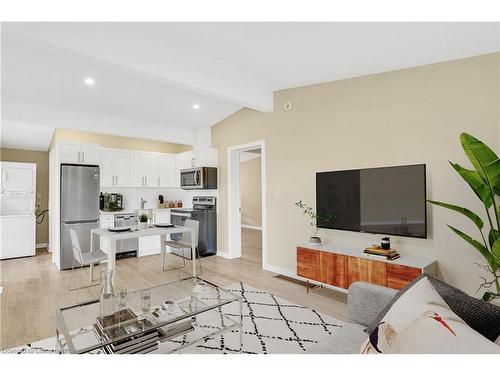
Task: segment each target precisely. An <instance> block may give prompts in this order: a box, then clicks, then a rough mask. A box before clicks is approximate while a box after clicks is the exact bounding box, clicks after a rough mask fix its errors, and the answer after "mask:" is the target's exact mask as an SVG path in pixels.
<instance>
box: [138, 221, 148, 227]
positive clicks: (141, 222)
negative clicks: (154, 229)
mask: <svg viewBox="0 0 500 375" xmlns="http://www.w3.org/2000/svg"><path fill="white" fill-rule="evenodd" d="M139 228H140V229H147V228H148V222H147V221H140V222H139Z"/></svg>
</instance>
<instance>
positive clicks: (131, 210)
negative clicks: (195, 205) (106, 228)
mask: <svg viewBox="0 0 500 375" xmlns="http://www.w3.org/2000/svg"><path fill="white" fill-rule="evenodd" d="M173 208H179V207H172V208H145V209H144V210H145V211H147V210H151V211H170V210H171V209H173ZM181 208H191V207H181ZM138 211H140V209H139V208H136V209H128V208H127V209H124V210H121V211H102V210H100V211H99V212H100V213H101V215H117V214H127V215H129V214H136V213H137V212H138Z"/></svg>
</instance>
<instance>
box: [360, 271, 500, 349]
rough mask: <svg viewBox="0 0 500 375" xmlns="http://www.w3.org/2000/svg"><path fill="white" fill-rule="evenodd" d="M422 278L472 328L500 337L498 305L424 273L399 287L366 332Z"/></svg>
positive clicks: (373, 327) (484, 333)
mask: <svg viewBox="0 0 500 375" xmlns="http://www.w3.org/2000/svg"><path fill="white" fill-rule="evenodd" d="M422 278H427V279H428V280H429V281H430V283H431V285H432V286H433V287H434V289H436V291H437V292H438V293H439V295H440V296H441V298H443V300H444V301H445V302H446V304H448V306H450V308H451V310H452V311H453V312H454V313H455V314H457V315H458V316H459V317H460V318H462V319H463V320H464V321H465V323H467V324H468V325H469V326H470V327H471V328H472V329H474V330H476V331H477V332H479V333H480V334H482V335H483V336H484V337H486V338H487V339H489V340H490V341H495V340H496V339H497V338H498V337H500V306H496V305H494V304H492V303H488V302H484V301H482V300H480V299H477V298H474V297H471V296H469V295H468V294H467V293H465V292H463V291H461V290H460V289H457V288H454V287H452V286H451V285H448V284H446V283H444V282H442V281H440V280H438V279H436V278H435V277H433V276H431V275H428V274H425V273H424V274H422V275H420V276H419V277H418V278H416V279H415V280H413V281H412V282H410V283H409V284H408V285H406V286H405V287H404V288H403V289H401V290H400V291H399V292H398V293H397V294H396V296H394V298H393V300H392V301H391V302H390V303H389V304H388V305H387V306H386V307H385V308H384V309H383V310H382V311H381V312H380V313H379V314H378V315H377V318H376V319H375V320H374V321H373V322H372V323H371V324H370V326H369V327H368V328H367V329H366V332H367V333H369V334H370V333H372V332H373V331H374V330H375V328H376V327H377V326H378V324H379V323H380V322H381V320H382V318H383V317H384V316H385V314H386V313H387V311H389V309H390V308H391V306H392V305H393V304H394V303H395V302H396V301H397V300H398V299H399V298H400V297H401V296H402V295H403V294H404V293H405V292H406V291H407V290H408V289H410V288H411V287H412V286H413V285H414V284H416V283H417V282H419V281H420V280H421V279H422Z"/></svg>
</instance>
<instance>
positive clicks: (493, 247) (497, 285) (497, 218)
mask: <svg viewBox="0 0 500 375" xmlns="http://www.w3.org/2000/svg"><path fill="white" fill-rule="evenodd" d="M460 142H461V144H462V147H463V149H464V151H465V154H466V155H467V157H468V158H469V160H470V162H471V163H472V166H473V167H474V169H466V168H464V167H462V166H460V165H458V164H457V163H453V162H450V164H451V166H452V167H453V168H454V169H455V170H456V171H457V173H458V174H459V175H460V176H461V177H462V178H463V179H464V180H465V181H466V182H467V184H469V186H470V188H471V189H472V190H473V191H474V193H475V194H476V196H477V197H478V198H479V200H481V202H482V203H483V205H484V208H485V210H486V216H487V218H488V226H487V227H486V228H485V225H484V222H483V220H482V219H481V218H480V217H479V215H477V214H475V213H474V212H472V211H471V210H469V209H467V208H464V207H460V206H455V205H453V204H448V203H444V202H438V201H429V202H430V203H432V204H435V205H438V206H441V207H445V208H447V209H450V210H453V211H456V212H459V213H461V214H462V215H465V216H466V217H467V218H469V219H470V220H471V221H472V222H473V223H474V224H475V225H476V227H477V229H478V231H479V235H480V236H481V238H480V240H476V239H474V238H472V237H471V236H469V235H468V234H465V233H464V232H462V231H461V230H459V229H457V228H454V227H452V226H451V225H448V227H450V229H451V230H452V231H453V232H455V233H456V234H457V235H458V236H460V237H462V238H463V239H464V240H465V241H466V242H467V243H469V244H470V245H471V246H472V247H473V248H474V249H476V250H477V251H479V252H480V253H481V255H482V256H483V257H484V259H485V260H486V264H485V265H481V267H483V268H485V269H486V270H487V271H488V275H489V276H488V278H484V277H481V278H482V280H483V282H482V283H481V284H480V286H479V288H478V291H479V290H481V289H484V290H485V292H484V295H483V300H485V301H491V300H493V299H495V298H500V207H499V206H498V205H497V202H496V200H497V196H498V195H500V160H499V159H498V156H497V155H496V154H495V153H494V152H493V151H492V150H491V149H490V148H489V147H488V146H486V145H485V144H484V143H483V142H481V141H480V140H478V139H476V138H474V137H473V136H472V135H470V134H467V133H462V134H460ZM485 232H486V234H487V236H485Z"/></svg>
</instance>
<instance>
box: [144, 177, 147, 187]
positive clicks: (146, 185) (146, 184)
mask: <svg viewBox="0 0 500 375" xmlns="http://www.w3.org/2000/svg"><path fill="white" fill-rule="evenodd" d="M144 178H145V179H146V183H145V185H144V186H148V178H147V177H144Z"/></svg>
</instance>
